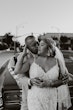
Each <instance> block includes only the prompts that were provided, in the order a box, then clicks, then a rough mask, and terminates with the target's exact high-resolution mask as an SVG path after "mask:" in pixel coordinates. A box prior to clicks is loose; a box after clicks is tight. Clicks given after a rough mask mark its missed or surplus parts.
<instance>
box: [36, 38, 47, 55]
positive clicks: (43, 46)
mask: <svg viewBox="0 0 73 110" xmlns="http://www.w3.org/2000/svg"><path fill="white" fill-rule="evenodd" d="M47 53H48V45H47V43H45V42H44V40H41V41H40V43H39V46H38V55H42V56H44V55H47Z"/></svg>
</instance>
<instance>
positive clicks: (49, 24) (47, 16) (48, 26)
mask: <svg viewBox="0 0 73 110" xmlns="http://www.w3.org/2000/svg"><path fill="white" fill-rule="evenodd" d="M7 32H11V33H12V34H13V35H15V36H22V35H28V34H30V33H34V34H36V35H37V34H41V33H46V32H66V33H73V0H0V35H4V34H5V33H7ZM20 39H21V38H20Z"/></svg>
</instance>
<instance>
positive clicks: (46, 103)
mask: <svg viewBox="0 0 73 110" xmlns="http://www.w3.org/2000/svg"><path fill="white" fill-rule="evenodd" d="M29 74H30V78H35V77H39V78H41V79H44V80H47V81H55V80H57V79H58V76H59V68H58V65H57V64H56V65H55V66H53V67H52V68H51V69H50V70H48V72H45V71H44V70H43V69H42V68H41V67H40V66H39V65H38V64H36V63H35V62H33V63H32V65H31V67H30V72H29ZM57 92H58V91H57V88H55V87H54V88H51V87H43V88H40V87H37V86H32V88H31V89H29V90H28V96H27V101H28V102H27V103H28V110H57V100H58V98H57Z"/></svg>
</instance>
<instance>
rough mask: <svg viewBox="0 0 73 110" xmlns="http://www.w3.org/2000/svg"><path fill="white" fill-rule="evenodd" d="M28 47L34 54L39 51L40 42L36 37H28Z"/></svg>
mask: <svg viewBox="0 0 73 110" xmlns="http://www.w3.org/2000/svg"><path fill="white" fill-rule="evenodd" d="M27 48H28V49H29V50H30V51H31V52H32V53H34V54H37V53H38V42H37V41H36V40H35V38H32V39H28V41H27Z"/></svg>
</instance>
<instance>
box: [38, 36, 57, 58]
mask: <svg viewBox="0 0 73 110" xmlns="http://www.w3.org/2000/svg"><path fill="white" fill-rule="evenodd" d="M41 40H43V41H44V42H45V43H46V44H47V48H48V50H49V51H50V56H52V57H54V56H55V54H56V53H55V50H54V49H53V45H52V43H51V41H50V39H47V38H44V39H41ZM41 40H40V41H41Z"/></svg>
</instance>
